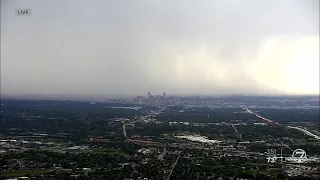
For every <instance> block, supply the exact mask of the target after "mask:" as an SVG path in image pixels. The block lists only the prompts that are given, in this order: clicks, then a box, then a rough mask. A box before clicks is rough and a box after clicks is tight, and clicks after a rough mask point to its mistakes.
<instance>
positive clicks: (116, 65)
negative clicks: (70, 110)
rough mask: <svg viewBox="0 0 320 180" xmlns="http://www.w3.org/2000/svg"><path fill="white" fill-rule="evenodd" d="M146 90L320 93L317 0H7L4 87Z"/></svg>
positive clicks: (108, 92)
mask: <svg viewBox="0 0 320 180" xmlns="http://www.w3.org/2000/svg"><path fill="white" fill-rule="evenodd" d="M19 8H27V9H31V15H30V16H16V15H15V11H16V9H19ZM147 92H151V93H152V94H160V93H162V92H167V94H180V95H228V94H266V95H267V94H279V95H280V94H281V95H282V94H290V95H291V94H297V95H302V94H319V1H318V0H259V1H257V0H214V1H213V0H201V1H198V0H152V1H150V0H136V1H130V0H108V1H105V0H94V1H90V0H54V1H43V0H28V1H25V0H2V1H1V94H7V95H66V96H67V95H78V96H85V95H86V96H101V97H106V96H135V95H146V94H147Z"/></svg>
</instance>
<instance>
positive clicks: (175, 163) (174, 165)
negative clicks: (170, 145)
mask: <svg viewBox="0 0 320 180" xmlns="http://www.w3.org/2000/svg"><path fill="white" fill-rule="evenodd" d="M179 158H180V152H179V155H178V157H177V160H176V161H175V162H174V164H173V166H172V169H171V171H170V174H169V176H168V179H167V180H170V177H171V175H172V172H173V170H174V168H175V167H176V165H177V163H178V161H179Z"/></svg>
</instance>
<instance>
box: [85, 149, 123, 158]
mask: <svg viewBox="0 0 320 180" xmlns="http://www.w3.org/2000/svg"><path fill="white" fill-rule="evenodd" d="M91 154H109V155H119V156H123V157H129V154H127V153H125V152H123V151H121V150H118V149H107V148H95V149H92V151H91Z"/></svg>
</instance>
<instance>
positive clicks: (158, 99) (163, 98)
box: [134, 92, 172, 103]
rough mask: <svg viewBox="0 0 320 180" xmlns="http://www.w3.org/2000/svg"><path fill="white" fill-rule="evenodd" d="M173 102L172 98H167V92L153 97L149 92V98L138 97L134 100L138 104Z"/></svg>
mask: <svg viewBox="0 0 320 180" xmlns="http://www.w3.org/2000/svg"><path fill="white" fill-rule="evenodd" d="M171 100H172V96H167V94H166V92H163V94H162V96H161V95H152V94H151V93H150V92H148V95H147V97H145V96H137V97H135V98H134V101H136V102H157V103H161V102H170V101H171Z"/></svg>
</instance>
